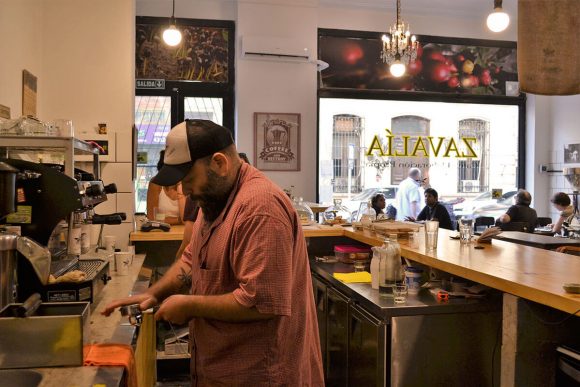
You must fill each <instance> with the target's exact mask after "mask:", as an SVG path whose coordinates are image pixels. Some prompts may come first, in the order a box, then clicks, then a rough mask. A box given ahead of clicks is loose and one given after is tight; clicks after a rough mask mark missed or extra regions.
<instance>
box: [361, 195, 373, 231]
mask: <svg viewBox="0 0 580 387" xmlns="http://www.w3.org/2000/svg"><path fill="white" fill-rule="evenodd" d="M376 219H377V212H376V211H375V209H374V208H373V205H372V203H371V201H370V200H369V201H368V202H367V208H366V209H365V210H364V211H363V212H362V214H361V216H360V222H361V223H362V226H363V228H366V229H370V228H371V225H372V223H373V222H374V221H375V220H376Z"/></svg>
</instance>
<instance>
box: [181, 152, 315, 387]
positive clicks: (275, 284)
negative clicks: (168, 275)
mask: <svg viewBox="0 0 580 387" xmlns="http://www.w3.org/2000/svg"><path fill="white" fill-rule="evenodd" d="M203 224H204V219H203V216H199V217H198V219H197V221H196V222H195V224H194V229H193V237H192V241H191V243H190V245H189V246H188V248H187V249H186V250H185V252H184V254H183V256H182V258H181V259H182V260H183V261H185V262H187V263H189V264H191V267H192V294H200V295H219V294H225V293H229V292H233V295H234V297H235V299H236V300H237V302H239V303H240V304H241V305H243V306H245V307H248V308H251V307H256V308H257V310H258V311H259V312H261V313H269V314H274V315H275V317H274V318H271V319H269V320H265V321H255V322H249V323H229V322H223V321H217V320H210V319H204V318H195V319H193V320H192V322H191V329H190V337H191V339H192V340H191V342H192V345H193V348H192V356H191V359H192V360H191V372H192V384H193V385H197V386H203V385H212V386H215V385H224V386H266V385H268V386H282V385H292V386H320V385H323V384H324V380H323V374H322V360H321V353H320V340H319V337H318V326H317V319H316V309H315V305H314V297H313V292H312V282H311V278H310V266H309V264H308V254H307V251H306V242H305V239H304V235H303V233H302V227H301V226H300V222H299V219H298V216H297V214H296V211H295V210H294V208H293V207H292V203H291V202H290V200H289V199H288V197H287V196H286V195H285V194H284V192H282V190H280V189H279V188H278V187H277V186H276V185H274V184H273V183H272V182H271V181H270V180H268V179H267V178H266V177H265V176H264V175H263V174H262V173H261V172H260V171H258V170H257V169H255V168H254V167H252V166H250V165H248V164H245V163H244V164H243V165H242V167H241V170H240V173H239V176H238V181H237V183H236V186H235V187H234V190H233V191H232V193H231V194H230V197H229V199H228V202H227V204H226V206H225V208H224V210H223V211H222V213H221V214H220V215H219V216H218V218H217V219H216V220H215V221H214V222H213V224H212V225H211V226H210V227H209V229H208V228H206V230H205V231H204V228H203Z"/></svg>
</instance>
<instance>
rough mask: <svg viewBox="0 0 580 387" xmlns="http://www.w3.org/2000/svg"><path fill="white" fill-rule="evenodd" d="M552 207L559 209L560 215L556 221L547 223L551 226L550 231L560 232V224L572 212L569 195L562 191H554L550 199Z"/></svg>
mask: <svg viewBox="0 0 580 387" xmlns="http://www.w3.org/2000/svg"><path fill="white" fill-rule="evenodd" d="M550 201H551V202H552V204H553V205H554V208H555V209H557V210H558V211H560V216H559V217H558V220H557V221H556V223H553V224H549V225H548V226H549V227H552V231H553V232H556V233H560V232H561V231H562V224H563V223H564V222H565V221H566V219H568V218H569V217H570V215H572V214H573V213H574V207H573V206H572V204H571V201H570V197H569V196H568V194H566V193H564V192H558V193H555V194H554V196H552V199H550Z"/></svg>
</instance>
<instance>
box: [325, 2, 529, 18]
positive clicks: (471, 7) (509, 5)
mask: <svg viewBox="0 0 580 387" xmlns="http://www.w3.org/2000/svg"><path fill="white" fill-rule="evenodd" d="M396 3H397V2H396V0H319V4H321V5H326V6H337V7H349V8H367V9H382V10H393V11H394V10H395V9H396ZM503 8H504V10H505V11H506V12H507V13H509V14H510V15H516V14H517V8H518V4H517V0H503ZM492 10H493V0H401V12H402V14H403V15H404V14H405V13H406V12H412V13H418V14H453V15H464V16H473V17H475V16H480V15H482V14H484V15H487V14H489V13H490V12H491V11H492Z"/></svg>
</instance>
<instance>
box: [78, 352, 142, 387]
mask: <svg viewBox="0 0 580 387" xmlns="http://www.w3.org/2000/svg"><path fill="white" fill-rule="evenodd" d="M83 354H84V359H85V361H84V362H83V365H85V366H99V367H100V366H123V367H125V373H126V378H125V381H126V384H125V386H126V387H138V386H137V368H136V365H135V354H134V353H133V348H132V347H131V346H130V345H125V344H92V345H85V346H84V348H83Z"/></svg>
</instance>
